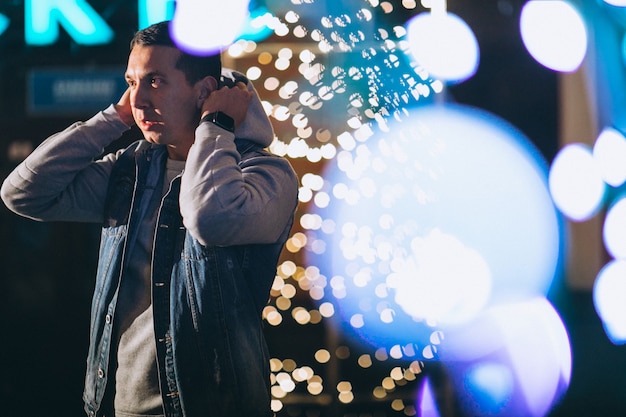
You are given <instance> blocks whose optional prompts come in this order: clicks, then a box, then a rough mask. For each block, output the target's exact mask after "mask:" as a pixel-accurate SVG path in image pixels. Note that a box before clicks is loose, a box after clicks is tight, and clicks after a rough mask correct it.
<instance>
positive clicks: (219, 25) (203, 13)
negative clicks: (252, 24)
mask: <svg viewBox="0 0 626 417" xmlns="http://www.w3.org/2000/svg"><path fill="white" fill-rule="evenodd" d="M247 16H248V0H230V1H228V2H224V1H218V0H184V1H183V0H179V1H178V2H177V3H176V12H175V13H174V20H173V24H172V28H171V30H172V37H173V38H174V39H175V40H176V43H177V45H178V47H180V48H181V49H183V50H185V51H187V52H189V53H191V54H196V55H209V54H215V53H217V52H220V51H221V49H223V48H224V47H226V46H228V45H230V44H231V43H232V42H233V41H234V40H235V39H236V38H237V36H238V35H239V34H241V31H242V29H243V27H244V23H245V21H246V18H247Z"/></svg>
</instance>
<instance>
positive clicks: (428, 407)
mask: <svg viewBox="0 0 626 417" xmlns="http://www.w3.org/2000/svg"><path fill="white" fill-rule="evenodd" d="M419 397H420V398H419V408H420V413H419V415H420V416H421V417H440V415H439V411H438V410H437V403H436V401H435V396H434V395H433V389H432V387H431V385H430V379H428V377H426V378H424V382H423V383H422V386H421V388H420V394H419Z"/></svg>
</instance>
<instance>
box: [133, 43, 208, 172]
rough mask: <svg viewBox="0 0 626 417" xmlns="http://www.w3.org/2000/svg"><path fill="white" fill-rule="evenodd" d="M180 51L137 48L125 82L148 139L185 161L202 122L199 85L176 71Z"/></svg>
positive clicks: (139, 121)
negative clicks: (164, 146)
mask: <svg viewBox="0 0 626 417" xmlns="http://www.w3.org/2000/svg"><path fill="white" fill-rule="evenodd" d="M179 55H180V51H178V50H177V49H176V48H171V47H167V46H142V45H137V46H135V47H134V48H133V49H132V51H131V52H130V56H129V58H128V67H127V69H126V81H127V82H128V85H129V87H130V90H131V93H130V94H131V95H130V104H131V107H132V111H133V117H134V118H135V123H136V124H137V126H138V127H139V129H141V131H142V132H143V135H144V137H145V139H146V140H147V141H149V142H152V143H157V144H161V145H167V146H168V151H169V154H170V157H173V158H174V159H181V160H182V159H186V156H187V152H188V150H189V147H191V145H192V144H193V141H194V137H195V136H194V135H195V128H196V127H197V126H198V122H199V109H198V95H199V91H198V88H199V87H198V83H196V85H194V86H190V85H189V84H188V83H187V80H186V79H185V74H184V73H183V72H182V71H181V70H179V69H176V68H175V65H176V61H177V59H178V57H179Z"/></svg>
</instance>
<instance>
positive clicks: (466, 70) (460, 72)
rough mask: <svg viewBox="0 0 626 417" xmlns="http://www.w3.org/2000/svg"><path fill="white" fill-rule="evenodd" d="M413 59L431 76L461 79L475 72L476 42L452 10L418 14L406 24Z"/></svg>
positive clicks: (450, 79) (477, 57)
mask: <svg viewBox="0 0 626 417" xmlns="http://www.w3.org/2000/svg"><path fill="white" fill-rule="evenodd" d="M407 31H408V40H409V43H410V48H411V52H412V53H413V56H414V57H415V59H416V61H417V62H418V63H419V64H420V65H422V66H423V67H424V68H425V69H426V70H427V71H428V72H429V73H430V74H431V75H432V76H433V77H436V78H439V79H441V80H445V81H449V82H460V81H463V80H466V79H467V78H470V77H471V76H473V75H474V73H475V72H476V69H477V68H478V61H479V49H478V41H477V40H476V37H475V36H474V33H473V32H472V30H471V29H470V27H469V26H468V25H467V24H466V23H465V21H463V19H461V18H460V17H458V16H457V15H455V14H453V13H445V12H444V13H420V14H418V15H417V16H415V17H414V18H412V19H411V20H410V21H409V22H408V23H407Z"/></svg>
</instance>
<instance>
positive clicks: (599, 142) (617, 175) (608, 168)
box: [593, 127, 626, 187]
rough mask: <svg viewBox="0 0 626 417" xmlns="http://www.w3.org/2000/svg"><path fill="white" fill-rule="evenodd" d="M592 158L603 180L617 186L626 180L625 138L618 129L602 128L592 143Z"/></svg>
mask: <svg viewBox="0 0 626 417" xmlns="http://www.w3.org/2000/svg"><path fill="white" fill-rule="evenodd" d="M593 158H594V159H595V160H596V161H597V164H598V167H599V168H600V173H601V174H602V178H603V179H604V182H606V183H607V184H609V185H611V186H613V187H619V186H620V185H622V184H623V183H624V182H625V181H626V164H624V161H626V138H624V135H622V134H621V133H620V132H619V131H617V130H616V129H613V128H610V127H607V128H605V129H603V130H602V132H601V133H600V135H599V136H598V138H597V139H596V142H595V144H594V145H593Z"/></svg>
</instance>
